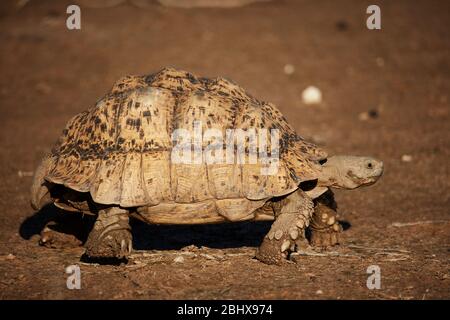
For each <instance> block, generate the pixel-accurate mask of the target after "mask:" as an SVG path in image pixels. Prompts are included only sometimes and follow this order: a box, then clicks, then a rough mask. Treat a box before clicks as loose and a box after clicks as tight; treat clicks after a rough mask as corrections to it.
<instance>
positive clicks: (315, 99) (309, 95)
mask: <svg viewBox="0 0 450 320" xmlns="http://www.w3.org/2000/svg"><path fill="white" fill-rule="evenodd" d="M302 100H303V103H304V104H307V105H311V104H319V103H321V102H322V92H320V90H319V88H317V87H314V86H309V87H307V88H306V89H305V90H303V92H302Z"/></svg>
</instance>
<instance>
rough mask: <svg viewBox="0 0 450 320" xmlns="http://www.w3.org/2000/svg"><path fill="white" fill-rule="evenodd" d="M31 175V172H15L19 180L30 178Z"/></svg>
mask: <svg viewBox="0 0 450 320" xmlns="http://www.w3.org/2000/svg"><path fill="white" fill-rule="evenodd" d="M33 174H34V172H33V171H22V170H19V171H17V175H18V176H19V178H23V177H32V176H33Z"/></svg>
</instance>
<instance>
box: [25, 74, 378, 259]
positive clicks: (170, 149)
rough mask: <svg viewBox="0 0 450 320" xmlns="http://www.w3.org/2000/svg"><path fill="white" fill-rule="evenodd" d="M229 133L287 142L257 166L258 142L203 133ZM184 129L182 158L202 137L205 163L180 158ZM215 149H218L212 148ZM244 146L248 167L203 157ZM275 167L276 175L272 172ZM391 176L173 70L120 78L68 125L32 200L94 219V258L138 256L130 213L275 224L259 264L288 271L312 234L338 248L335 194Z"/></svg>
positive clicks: (242, 97) (221, 88)
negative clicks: (261, 135)
mask: <svg viewBox="0 0 450 320" xmlns="http://www.w3.org/2000/svg"><path fill="white" fill-rule="evenodd" d="M195 125H196V126H195ZM230 129H240V130H241V131H240V132H241V133H248V132H253V131H251V130H255V131H256V130H257V129H258V130H259V132H263V129H270V130H276V132H278V139H271V141H270V143H266V144H267V145H258V146H257V148H256V150H257V151H258V152H263V151H267V154H269V153H270V154H271V155H272V154H273V155H275V156H274V157H272V158H270V159H269V160H268V161H259V162H258V161H257V162H256V163H255V162H254V161H253V162H252V161H250V160H251V159H250V157H251V156H252V155H254V154H255V149H254V148H253V147H252V143H253V142H254V141H251V139H250V138H249V136H246V137H245V138H244V139H242V140H240V142H239V141H237V140H238V139H237V138H236V139H235V136H233V135H230V136H231V140H226V141H227V143H228V142H229V143H230V145H231V147H232V148H228V149H226V150H225V148H224V145H223V143H222V144H221V143H220V142H221V140H215V142H214V143H213V142H212V140H214V139H209V140H208V139H203V140H202V139H197V138H199V136H195V135H196V134H197V133H198V132H196V131H198V130H203V131H205V133H206V132H207V131H208V130H209V131H208V132H211V131H212V132H213V133H215V134H224V135H227V134H228V133H229V132H230V131H229V130H230ZM180 131H181V133H183V134H184V138H186V135H187V136H189V135H190V134H191V135H193V136H194V137H193V138H192V136H190V137H189V138H186V139H187V142H186V141H185V143H184V144H185V145H188V148H187V149H183V150H184V151H186V154H189V153H188V151H191V150H192V148H191V145H190V144H189V143H191V144H193V143H194V142H195V141H196V142H197V145H196V146H197V149H196V150H197V151H199V154H200V161H197V162H195V161H191V162H189V161H186V162H181V161H179V159H178V158H175V157H174V150H175V149H178V151H179V148H178V147H179V146H180V145H183V143H181V142H179V141H178V140H177V137H178V138H180V137H181V138H183V134H178V135H176V134H175V133H179V132H180ZM203 131H201V132H203ZM268 132H269V131H267V134H268ZM271 132H272V131H271ZM213 136H214V135H213ZM230 136H228V135H227V139H228V138H229V137H230ZM196 137H197V138H196ZM271 137H272V138H274V137H275V136H271ZM200 138H202V136H200ZM210 138H211V137H210ZM214 138H217V136H214ZM196 139H197V140H196ZM262 140H263V139H261V141H262ZM175 142H177V143H178V142H179V143H178V144H177V143H175ZM222 142H223V141H222ZM212 145H213V146H215V147H217V148H215V149H214V150H212V151H211V148H210V147H211V146H212ZM227 146H229V145H228V144H227ZM238 147H239V148H241V149H239V150H240V151H242V150H244V151H243V152H241V154H240V155H239V157H237V156H236V158H237V159H238V160H236V159H234V160H235V161H226V162H224V161H206V160H205V159H207V157H206V156H204V155H205V152H207V151H208V150H209V151H210V154H209V155H210V156H211V155H214V153H215V152H217V154H216V156H217V155H218V154H220V153H221V151H224V150H225V152H226V154H227V156H230V157H231V159H232V160H233V156H235V155H237V153H238ZM208 148H210V149H208ZM193 149H195V145H194V147H193ZM230 150H231V151H230ZM252 152H253V153H252ZM180 154H183V152H181V153H180ZM242 154H243V156H242ZM258 154H259V153H256V155H258ZM261 154H263V155H264V153H261ZM202 155H203V156H202ZM222 155H223V154H222ZM194 156H195V154H194ZM186 159H190V160H192V157H190V158H189V157H187V158H186ZM212 159H213V160H217V159H219V160H220V158H219V157H216V158H214V157H212ZM227 159H228V158H227ZM262 159H266V160H267V157H266V158H264V157H262ZM197 160H199V159H197ZM210 160H211V159H210ZM246 160H247V161H246ZM274 164H275V165H276V170H265V171H264V170H263V169H269V167H270V168H271V169H273V168H274V167H273V165H274ZM382 172H383V163H382V162H381V161H379V160H377V159H374V158H372V157H358V156H328V155H327V153H326V152H325V151H324V150H322V149H321V148H319V147H318V146H316V145H314V144H313V143H310V142H308V141H306V140H305V139H304V138H303V137H301V136H300V135H298V134H297V133H296V132H295V130H294V129H293V128H292V126H291V125H289V124H288V122H287V121H286V119H285V118H284V117H283V115H282V114H281V112H280V111H279V110H278V108H277V107H276V106H275V105H273V104H272V103H268V102H264V101H260V100H258V99H256V98H254V97H253V96H251V95H250V94H248V93H247V92H246V91H245V90H244V89H242V88H241V87H240V86H238V85H237V84H235V83H233V82H232V81H229V80H226V79H224V78H214V79H207V78H200V77H197V76H195V75H194V74H191V73H189V72H186V71H182V70H177V69H173V68H164V69H162V70H160V71H159V72H156V73H154V74H150V75H144V76H126V77H124V78H122V79H120V80H119V81H117V82H116V83H115V84H114V85H113V87H112V89H111V90H110V92H108V93H107V94H106V95H105V96H104V97H103V98H101V99H100V100H99V101H98V102H97V103H96V104H95V106H94V107H92V108H90V109H88V110H86V111H84V112H81V113H80V114H78V115H76V116H75V117H73V118H72V119H71V120H70V121H69V122H68V124H67V126H66V127H65V129H64V130H63V133H62V135H61V137H60V138H59V140H58V141H57V143H56V145H55V146H54V147H53V149H52V151H51V152H50V154H48V155H47V156H45V157H44V159H43V160H42V162H41V163H40V165H39V166H38V168H37V169H36V171H35V175H34V178H33V183H32V187H31V204H32V207H33V208H34V209H35V210H39V209H41V208H42V207H43V206H45V205H47V204H49V203H53V204H54V205H55V206H57V207H59V208H62V209H64V210H67V211H76V212H83V213H87V214H91V215H95V216H96V221H95V224H94V226H93V228H92V230H91V231H90V233H89V236H88V238H87V240H86V243H85V247H86V251H85V255H86V257H87V258H92V259H102V258H114V259H123V258H125V259H126V258H127V257H128V256H129V255H130V253H131V251H132V236H131V227H130V224H129V220H130V217H133V218H138V219H140V220H142V221H145V222H147V223H152V224H208V223H223V222H236V221H247V220H254V221H273V224H272V226H271V228H270V230H269V232H268V234H267V235H266V236H265V237H264V239H263V240H262V243H261V246H260V247H259V248H258V250H257V252H256V258H257V259H259V260H261V261H262V262H265V263H267V264H280V263H281V262H282V261H284V259H285V258H288V256H289V254H290V253H292V252H293V251H295V250H296V248H298V247H299V246H300V245H301V244H302V243H304V242H305V230H306V229H307V228H308V230H309V231H310V233H311V236H310V241H311V243H312V244H313V245H318V246H329V245H334V244H336V243H338V241H339V238H338V234H339V232H341V231H342V228H341V227H340V224H339V222H338V221H337V219H336V204H335V202H334V199H333V195H332V193H331V191H330V188H344V189H354V188H357V187H360V186H366V185H371V184H373V183H375V182H376V181H377V180H378V178H379V177H380V176H381V175H382ZM46 241H49V239H48V237H46V238H44V237H43V238H42V239H41V242H43V243H45V242H46Z"/></svg>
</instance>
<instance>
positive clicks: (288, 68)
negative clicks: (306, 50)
mask: <svg viewBox="0 0 450 320" xmlns="http://www.w3.org/2000/svg"><path fill="white" fill-rule="evenodd" d="M283 70H284V73H285V74H287V75H291V74H293V73H294V72H295V67H294V66H293V65H292V64H286V65H285V66H284V68H283Z"/></svg>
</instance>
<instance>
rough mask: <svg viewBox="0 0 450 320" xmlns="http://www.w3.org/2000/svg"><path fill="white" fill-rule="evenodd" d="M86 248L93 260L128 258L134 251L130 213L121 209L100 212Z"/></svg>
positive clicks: (88, 255) (87, 253)
mask: <svg viewBox="0 0 450 320" xmlns="http://www.w3.org/2000/svg"><path fill="white" fill-rule="evenodd" d="M85 246H86V256H87V257H88V258H91V259H109V258H117V259H123V258H127V257H128V256H129V255H130V253H131V250H132V236H131V228H130V225H129V222H128V213H127V212H126V211H124V210H121V209H119V208H110V209H107V210H102V211H100V212H99V216H98V218H97V221H96V222H95V225H94V228H93V230H92V231H91V233H90V234H89V237H88V240H87V241H86V245H85Z"/></svg>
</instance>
